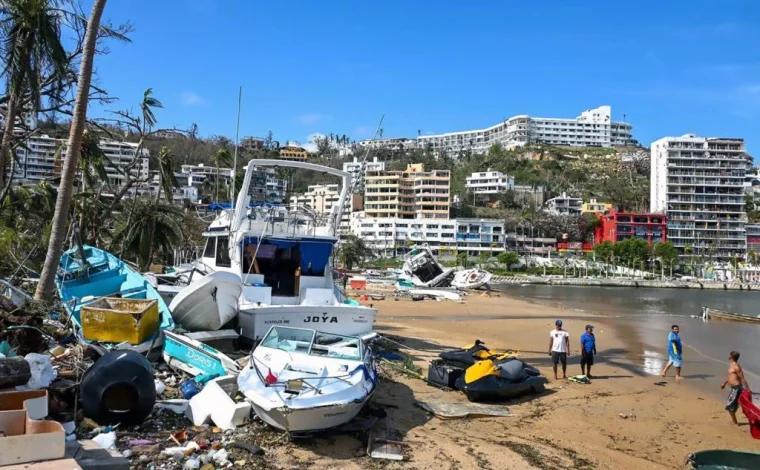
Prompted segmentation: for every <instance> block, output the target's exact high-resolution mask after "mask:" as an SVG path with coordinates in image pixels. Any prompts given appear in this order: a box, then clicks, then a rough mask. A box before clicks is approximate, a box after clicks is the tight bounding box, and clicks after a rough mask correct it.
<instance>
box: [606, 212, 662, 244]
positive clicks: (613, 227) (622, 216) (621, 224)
mask: <svg viewBox="0 0 760 470" xmlns="http://www.w3.org/2000/svg"><path fill="white" fill-rule="evenodd" d="M599 222H600V223H599V225H597V227H596V229H595V230H594V244H599V243H602V242H606V241H610V242H612V243H617V242H620V241H623V240H627V239H629V238H638V239H640V240H644V241H646V242H647V243H649V244H653V243H660V242H664V241H666V239H667V231H668V228H667V221H666V218H665V216H664V215H662V214H643V213H632V212H614V211H613V212H609V213H607V214H604V215H600V216H599Z"/></svg>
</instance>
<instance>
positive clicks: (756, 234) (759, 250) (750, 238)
mask: <svg viewBox="0 0 760 470" xmlns="http://www.w3.org/2000/svg"><path fill="white" fill-rule="evenodd" d="M744 228H745V229H746V230H747V253H748V254H749V253H750V252H754V254H755V256H760V224H747V225H745V226H744ZM759 259H760V258H759ZM749 261H750V262H752V263H755V262H756V260H753V259H750V260H749Z"/></svg>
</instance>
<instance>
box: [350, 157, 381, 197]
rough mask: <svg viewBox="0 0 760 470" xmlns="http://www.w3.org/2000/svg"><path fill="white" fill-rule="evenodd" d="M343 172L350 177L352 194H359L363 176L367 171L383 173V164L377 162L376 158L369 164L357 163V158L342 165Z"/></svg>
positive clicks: (362, 186)
mask: <svg viewBox="0 0 760 470" xmlns="http://www.w3.org/2000/svg"><path fill="white" fill-rule="evenodd" d="M343 171H345V172H346V173H349V174H350V175H351V184H352V185H353V187H354V192H355V193H360V192H362V191H363V190H364V175H366V173H367V172H368V171H385V162H381V161H378V160H377V157H375V158H374V159H373V160H372V161H371V162H364V161H363V160H362V161H359V159H358V158H357V157H354V161H352V162H344V163H343Z"/></svg>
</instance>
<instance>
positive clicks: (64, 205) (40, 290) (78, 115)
mask: <svg viewBox="0 0 760 470" xmlns="http://www.w3.org/2000/svg"><path fill="white" fill-rule="evenodd" d="M106 1H107V0H94V2H93V4H92V10H91V11H90V18H89V19H88V20H87V33H86V34H85V38H84V48H83V52H82V63H81V64H80V67H79V78H78V80H77V97H76V102H75V103H74V114H73V117H72V120H71V129H70V131H69V141H68V145H67V146H66V160H65V161H64V162H63V171H62V173H61V184H60V186H59V187H58V197H57V199H56V202H55V214H54V215H53V224H52V227H51V230H50V242H49V243H48V250H47V255H46V256H45V264H44V265H43V266H42V274H41V275H40V282H39V283H38V284H37V291H36V292H35V293H34V298H35V299H36V300H43V299H49V298H50V297H51V296H52V295H53V290H54V289H55V274H56V272H57V270H58V261H59V259H60V258H61V251H62V250H63V242H64V239H65V238H66V221H67V220H68V216H69V206H70V204H71V193H72V188H73V186H74V177H75V176H76V171H77V166H78V163H79V151H80V146H81V144H82V134H83V133H84V128H85V124H86V122H87V102H88V101H89V97H90V82H91V81H92V66H93V62H94V60H95V45H96V42H97V39H98V29H99V27H100V18H101V16H103V10H104V9H105V7H106ZM9 117H10V116H9ZM9 120H10V119H9Z"/></svg>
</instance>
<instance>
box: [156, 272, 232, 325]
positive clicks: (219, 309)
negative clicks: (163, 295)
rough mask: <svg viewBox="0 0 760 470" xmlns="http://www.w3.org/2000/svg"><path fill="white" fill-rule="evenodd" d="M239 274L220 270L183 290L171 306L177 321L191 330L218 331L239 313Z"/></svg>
mask: <svg viewBox="0 0 760 470" xmlns="http://www.w3.org/2000/svg"><path fill="white" fill-rule="evenodd" d="M242 291H243V284H242V282H241V281H240V276H238V275H236V274H234V273H230V272H224V271H217V272H214V273H211V274H209V275H207V276H204V277H202V278H201V279H199V280H198V281H196V282H193V283H192V284H190V285H189V286H187V287H185V288H184V289H182V290H181V291H180V292H179V293H178V294H177V295H176V296H175V297H174V298H173V299H172V302H171V304H170V305H169V309H170V310H171V312H172V316H173V317H174V321H175V322H176V323H178V324H180V325H182V326H183V327H184V328H185V329H187V330H189V331H208V330H218V329H220V328H221V327H222V326H224V325H225V324H227V323H229V322H230V321H231V320H232V319H233V318H235V315H237V304H238V298H239V297H240V293H241V292H242Z"/></svg>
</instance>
